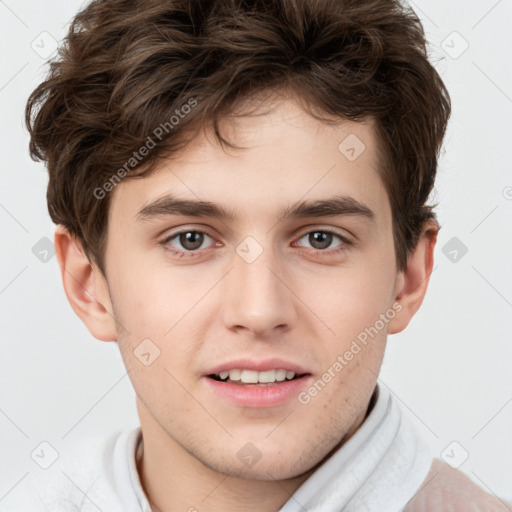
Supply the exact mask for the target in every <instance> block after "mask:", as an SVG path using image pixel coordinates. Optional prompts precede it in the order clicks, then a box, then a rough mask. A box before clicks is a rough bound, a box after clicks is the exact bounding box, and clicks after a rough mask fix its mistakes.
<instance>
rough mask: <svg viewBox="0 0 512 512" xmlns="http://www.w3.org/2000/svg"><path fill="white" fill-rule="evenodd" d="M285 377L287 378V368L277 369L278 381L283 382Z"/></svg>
mask: <svg viewBox="0 0 512 512" xmlns="http://www.w3.org/2000/svg"><path fill="white" fill-rule="evenodd" d="M284 379H286V370H277V371H276V380H277V382H283V380H284Z"/></svg>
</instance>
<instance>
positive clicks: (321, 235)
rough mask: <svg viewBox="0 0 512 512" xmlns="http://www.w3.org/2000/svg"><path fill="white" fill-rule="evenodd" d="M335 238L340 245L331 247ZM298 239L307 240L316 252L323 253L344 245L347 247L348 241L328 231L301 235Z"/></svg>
mask: <svg viewBox="0 0 512 512" xmlns="http://www.w3.org/2000/svg"><path fill="white" fill-rule="evenodd" d="M336 238H338V239H339V240H340V243H338V244H336V245H332V244H333V241H334V240H335V239H336ZM300 239H301V240H303V239H307V243H308V244H309V246H310V247H311V248H312V249H315V250H317V251H325V250H326V249H331V248H332V249H338V248H341V247H342V246H344V245H348V241H347V240H346V239H345V238H344V237H342V236H341V235H339V234H338V233H334V232H331V231H328V230H316V231H310V232H309V233H305V234H304V235H302V237H301V238H300ZM303 247H307V245H306V246H303ZM326 252H327V251H326Z"/></svg>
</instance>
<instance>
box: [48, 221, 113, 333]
mask: <svg viewBox="0 0 512 512" xmlns="http://www.w3.org/2000/svg"><path fill="white" fill-rule="evenodd" d="M54 243H55V247H56V249H57V260H58V263H59V266H60V272H61V277H62V283H63V285H64V291H65V293H66V297H67V299H68V301H69V304H70V305H71V307H72V308H73V311H74V312H75V313H76V314H77V315H78V317H79V318H80V319H81V320H82V322H83V323H84V324H85V326H86V327H87V329H88V330H89V332H90V333H91V334H92V335H93V336H94V337H95V338H96V339H98V340H101V341H116V340H117V332H116V324H115V320H114V317H113V315H112V305H111V302H110V296H109V293H108V285H107V282H106V280H105V278H104V277H103V275H102V274H101V272H100V271H99V269H98V268H97V267H96V266H95V265H92V264H91V263H90V262H89V260H88V258H87V256H86V255H85V254H84V251H83V250H82V247H81V245H80V243H79V241H77V240H76V239H75V238H74V237H73V236H72V235H71V234H70V233H69V232H68V231H67V229H66V228H65V227H64V226H61V225H59V226H57V228H56V230H55V237H54Z"/></svg>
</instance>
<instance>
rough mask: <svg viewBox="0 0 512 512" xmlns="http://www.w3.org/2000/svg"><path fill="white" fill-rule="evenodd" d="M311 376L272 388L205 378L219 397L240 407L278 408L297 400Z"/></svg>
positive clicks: (285, 382)
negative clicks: (294, 399)
mask: <svg viewBox="0 0 512 512" xmlns="http://www.w3.org/2000/svg"><path fill="white" fill-rule="evenodd" d="M311 377H312V376H311V375H305V376H303V377H300V378H298V379H294V380H288V381H283V382H279V383H278V384H275V385H272V386H255V385H251V384H231V383H228V382H220V381H217V380H215V379H212V378H210V377H204V378H205V379H206V381H207V383H208V386H210V389H212V390H213V391H214V392H215V393H216V394H217V395H220V396H222V397H223V398H227V399H228V400H229V401H230V402H232V403H234V404H235V405H238V406H240V407H255V408H264V407H277V406H279V405H283V404H285V403H286V402H288V401H289V400H291V399H293V398H296V397H297V396H298V394H299V393H300V391H301V389H303V388H304V387H305V386H306V385H307V384H308V382H309V381H310V380H311Z"/></svg>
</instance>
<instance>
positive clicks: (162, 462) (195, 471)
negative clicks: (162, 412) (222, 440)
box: [137, 422, 315, 512]
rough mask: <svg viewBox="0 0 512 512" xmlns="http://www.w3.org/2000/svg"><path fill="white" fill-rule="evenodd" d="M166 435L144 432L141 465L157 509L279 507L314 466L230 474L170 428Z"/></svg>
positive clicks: (259, 510) (226, 511) (191, 511)
mask: <svg viewBox="0 0 512 512" xmlns="http://www.w3.org/2000/svg"><path fill="white" fill-rule="evenodd" d="M141 423H142V422H141ZM141 426H142V425H141ZM142 427H143V426H142ZM143 432H144V429H143ZM164 435H165V439H161V438H160V437H159V436H158V437H157V436H154V435H153V433H151V435H148V436H146V437H143V447H142V455H141V457H140V459H139V461H138V464H137V470H138V472H139V477H140V481H141V484H142V487H143V488H144V491H145V493H146V496H147V497H148V500H149V502H150V504H151V508H152V510H153V512H166V511H169V510H182V511H184V512H185V511H188V512H198V511H199V510H205V509H206V510H208V511H212V512H214V511H215V512H216V511H219V512H220V511H222V512H239V511H240V510H244V511H247V512H252V511H254V512H275V511H276V510H279V509H280V508H281V507H282V506H283V505H284V503H286V502H287V501H288V500H289V499H290V496H291V495H292V494H293V493H294V492H295V491H296V490H297V489H298V487H299V486H300V485H301V484H302V483H303V482H304V481H305V480H306V479H307V478H308V477H309V476H310V475H311V473H312V472H313V471H314V469H315V468H313V469H311V470H310V471H308V472H306V473H304V474H302V475H299V476H298V477H295V478H290V479H287V480H254V479H248V478H239V477H235V476H229V475H226V474H223V473H220V472H217V471H215V470H213V469H212V468H210V467H207V466H206V465H204V464H203V463H201V462H200V461H199V460H198V459H196V458H195V457H194V456H193V455H192V454H190V453H189V452H187V451H186V450H184V449H183V447H182V446H180V445H179V444H178V443H176V441H174V440H173V439H172V438H171V437H170V436H169V435H168V434H167V433H164Z"/></svg>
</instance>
